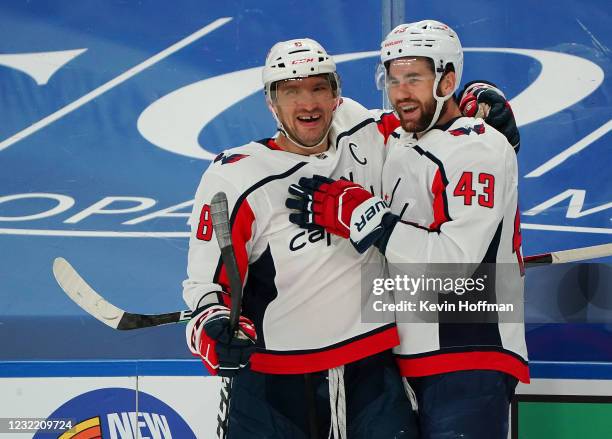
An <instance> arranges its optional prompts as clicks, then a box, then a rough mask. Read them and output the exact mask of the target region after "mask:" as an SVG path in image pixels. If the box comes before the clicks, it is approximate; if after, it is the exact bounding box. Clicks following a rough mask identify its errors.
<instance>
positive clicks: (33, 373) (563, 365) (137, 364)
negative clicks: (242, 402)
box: [0, 359, 612, 380]
mask: <svg viewBox="0 0 612 439" xmlns="http://www.w3.org/2000/svg"><path fill="white" fill-rule="evenodd" d="M529 368H530V374H531V378H532V379H539V378H546V379H592V380H612V365H611V364H610V363H607V362H602V363H596V362H558V361H557V362H555V361H534V362H531V364H530V366H529ZM204 374H206V373H205V368H204V365H203V364H202V362H201V361H200V360H197V359H196V360H111V361H108V360H98V361H93V360H92V361H6V362H2V363H0V377H5V378H15V377H18V378H28V377H87V376H90V377H105V376H106V377H108V376H201V375H204Z"/></svg>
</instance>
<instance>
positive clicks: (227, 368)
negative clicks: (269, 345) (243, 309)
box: [186, 304, 257, 377]
mask: <svg viewBox="0 0 612 439" xmlns="http://www.w3.org/2000/svg"><path fill="white" fill-rule="evenodd" d="M229 315H230V310H229V308H227V307H226V306H224V305H219V304H212V305H206V306H204V307H202V308H199V309H197V310H195V311H194V313H193V317H192V318H191V320H189V322H188V323H187V330H186V335H187V345H188V346H189V350H191V353H192V354H194V355H195V356H198V357H200V358H201V359H202V361H203V362H204V365H205V366H206V368H207V369H208V371H209V372H210V374H211V375H219V376H222V377H233V376H235V375H236V374H237V373H238V372H239V371H240V369H242V368H243V367H245V366H246V365H247V363H248V362H249V357H250V356H251V354H252V353H253V351H254V350H255V340H256V339H257V335H256V334H255V326H254V325H253V322H251V321H250V320H249V319H248V318H246V317H244V316H240V320H239V321H238V325H237V331H236V334H235V335H234V334H231V333H230V328H229Z"/></svg>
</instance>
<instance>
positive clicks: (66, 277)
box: [53, 243, 612, 330]
mask: <svg viewBox="0 0 612 439" xmlns="http://www.w3.org/2000/svg"><path fill="white" fill-rule="evenodd" d="M607 256H612V243H609V244H602V245H595V246H592V247H582V248H575V249H571V250H561V251H557V252H550V253H543V254H540V255H533V256H525V258H524V262H525V264H526V265H527V268H531V267H540V266H542V265H547V264H559V263H563V262H577V261H583V260H588V259H595V258H604V257H607ZM53 274H54V275H55V280H56V281H57V283H58V284H59V286H60V287H62V290H64V292H65V293H66V295H68V297H70V298H71V299H72V300H73V301H74V302H75V303H76V304H77V305H79V306H80V307H81V308H82V309H83V310H85V311H86V312H87V313H88V314H89V315H91V316H92V317H94V318H96V319H97V320H99V321H100V322H102V323H104V324H106V325H108V326H110V327H111V328H114V329H120V330H125V329H140V328H148V327H151V326H159V325H166V324H168V323H180V322H186V321H188V320H189V319H190V318H191V310H185V311H176V312H170V313H165V314H133V313H129V312H127V311H124V310H122V309H120V308H118V307H116V306H115V305H113V304H112V303H110V302H108V301H106V300H105V299H104V298H103V297H102V296H100V295H99V294H98V293H97V292H96V291H95V290H94V289H93V288H92V287H91V286H89V284H88V283H87V282H86V281H85V280H84V279H83V278H82V277H81V276H80V275H79V273H77V271H76V270H75V269H74V268H73V267H72V265H70V263H69V262H68V261H67V260H66V259H64V258H56V259H55V261H54V262H53ZM234 309H238V307H235V308H234Z"/></svg>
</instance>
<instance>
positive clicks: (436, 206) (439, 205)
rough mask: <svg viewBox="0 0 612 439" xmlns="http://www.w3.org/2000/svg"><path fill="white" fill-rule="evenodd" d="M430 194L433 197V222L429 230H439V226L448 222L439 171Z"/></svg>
mask: <svg viewBox="0 0 612 439" xmlns="http://www.w3.org/2000/svg"><path fill="white" fill-rule="evenodd" d="M431 192H432V194H433V196H434V200H433V215H434V220H433V222H432V223H431V225H430V226H429V229H430V230H439V229H440V226H441V225H442V224H444V223H445V222H447V221H448V220H449V218H448V215H447V212H448V208H447V206H446V184H445V182H444V179H443V178H442V174H441V172H440V169H438V170H437V171H436V175H435V176H434V179H433V183H432V184H431Z"/></svg>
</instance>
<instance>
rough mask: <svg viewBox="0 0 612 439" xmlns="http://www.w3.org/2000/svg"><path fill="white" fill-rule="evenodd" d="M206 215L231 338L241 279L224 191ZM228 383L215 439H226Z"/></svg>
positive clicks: (223, 391) (237, 314)
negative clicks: (225, 287) (226, 296)
mask: <svg viewBox="0 0 612 439" xmlns="http://www.w3.org/2000/svg"><path fill="white" fill-rule="evenodd" d="M210 215H211V217H212V224H213V231H214V233H215V236H216V237H217V243H218V244H219V249H220V250H221V260H222V261H223V265H224V266H225V272H226V274H227V278H228V281H229V284H230V285H229V286H230V294H231V300H232V307H231V309H230V317H229V329H230V334H231V335H232V337H234V336H235V331H236V326H237V324H238V319H239V318H240V308H241V307H242V279H241V277H240V271H239V270H238V263H237V262H236V255H235V254H234V246H233V244H232V226H231V224H230V220H229V209H228V207H227V196H226V195H225V193H224V192H217V193H216V194H215V195H214V196H213V198H212V201H211V203H210ZM232 381H233V380H232V378H226V377H223V378H222V384H221V401H220V403H219V414H218V415H217V437H218V438H219V439H225V438H226V437H227V429H228V423H229V408H230V402H231V397H232V394H231V392H232Z"/></svg>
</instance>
